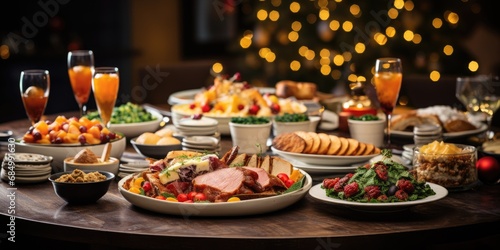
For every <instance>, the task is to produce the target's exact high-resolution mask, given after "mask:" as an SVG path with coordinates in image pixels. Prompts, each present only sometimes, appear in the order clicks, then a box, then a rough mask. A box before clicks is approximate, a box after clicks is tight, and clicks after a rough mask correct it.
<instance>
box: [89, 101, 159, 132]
mask: <svg viewBox="0 0 500 250" xmlns="http://www.w3.org/2000/svg"><path fill="white" fill-rule="evenodd" d="M87 117H88V118H89V119H93V118H97V119H99V113H98V112H97V111H94V112H89V113H88V114H87ZM164 119H165V117H163V115H162V114H160V113H159V112H157V111H155V110H148V109H145V108H144V107H142V106H140V105H138V104H134V103H131V102H128V103H126V104H122V105H120V106H118V107H115V108H114V109H113V114H112V115H111V120H110V123H111V124H110V126H109V129H110V130H112V131H116V132H120V133H122V134H123V135H124V136H125V137H127V138H134V137H137V136H139V135H140V134H142V133H144V132H154V131H156V130H158V128H159V127H160V124H161V122H162V121H163V120H164Z"/></svg>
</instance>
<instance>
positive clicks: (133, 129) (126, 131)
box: [109, 110, 163, 138]
mask: <svg viewBox="0 0 500 250" xmlns="http://www.w3.org/2000/svg"><path fill="white" fill-rule="evenodd" d="M148 112H150V113H151V114H152V115H153V117H155V118H156V119H155V120H153V121H148V122H135V123H123V124H111V125H110V126H109V129H110V130H111V131H116V132H120V133H122V134H123V135H125V137H127V138H134V137H136V136H139V135H140V134H142V133H144V132H155V131H156V130H158V128H159V127H160V123H161V122H162V121H163V115H162V114H160V113H159V112H158V111H155V110H148Z"/></svg>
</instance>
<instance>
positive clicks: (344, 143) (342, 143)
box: [337, 137, 349, 155]
mask: <svg viewBox="0 0 500 250" xmlns="http://www.w3.org/2000/svg"><path fill="white" fill-rule="evenodd" d="M339 140H340V149H339V151H338V152H337V155H345V153H346V152H347V148H348V147H349V141H347V138H345V137H339Z"/></svg>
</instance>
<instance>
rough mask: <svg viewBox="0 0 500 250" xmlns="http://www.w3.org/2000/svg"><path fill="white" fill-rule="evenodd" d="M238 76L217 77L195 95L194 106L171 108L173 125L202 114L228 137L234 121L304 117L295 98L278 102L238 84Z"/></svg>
mask: <svg viewBox="0 0 500 250" xmlns="http://www.w3.org/2000/svg"><path fill="white" fill-rule="evenodd" d="M238 78H239V74H235V76H233V77H232V78H230V79H228V78H226V77H223V76H217V77H216V78H215V79H214V84H213V85H212V86H211V87H210V88H208V89H205V90H203V91H202V92H199V93H198V94H196V96H195V98H194V101H193V102H191V103H182V104H176V105H173V106H172V109H171V111H172V122H173V123H174V124H177V122H178V121H179V120H180V119H181V118H184V117H190V116H192V115H196V114H202V115H203V116H205V117H210V118H213V119H216V120H217V121H218V123H219V125H218V128H219V132H220V133H221V134H224V135H229V134H230V131H229V126H228V123H229V121H230V120H231V118H232V117H246V116H259V117H272V116H274V115H278V114H281V115H282V114H285V113H291V114H294V113H305V112H306V111H307V107H306V106H305V105H304V104H303V103H302V102H301V101H297V100H296V99H295V98H286V99H284V98H279V97H277V96H276V95H274V94H269V93H267V94H261V93H260V91H259V89H258V88H256V87H253V86H251V85H250V84H248V83H247V82H244V81H243V82H242V81H239V79H238Z"/></svg>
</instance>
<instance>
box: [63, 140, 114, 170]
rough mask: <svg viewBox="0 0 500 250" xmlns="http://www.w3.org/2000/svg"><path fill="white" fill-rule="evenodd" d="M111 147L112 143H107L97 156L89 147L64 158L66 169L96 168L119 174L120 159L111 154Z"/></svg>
mask: <svg viewBox="0 0 500 250" xmlns="http://www.w3.org/2000/svg"><path fill="white" fill-rule="evenodd" d="M110 147H111V144H107V145H106V147H105V149H104V151H103V154H102V155H101V156H97V155H96V154H95V153H94V152H92V150H90V149H89V148H85V149H83V150H81V151H80V152H78V153H77V154H76V155H75V156H74V157H73V156H72V157H68V158H66V159H64V171H65V172H67V171H73V170H75V169H80V170H94V171H106V172H111V173H113V174H114V175H117V174H118V169H119V164H120V160H119V159H117V158H115V157H110V156H109V154H110V152H111V148H110Z"/></svg>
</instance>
